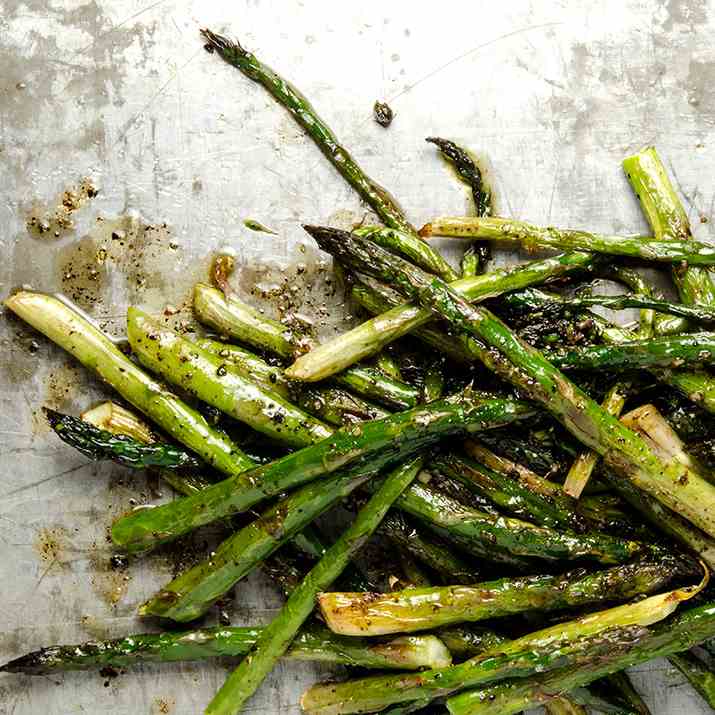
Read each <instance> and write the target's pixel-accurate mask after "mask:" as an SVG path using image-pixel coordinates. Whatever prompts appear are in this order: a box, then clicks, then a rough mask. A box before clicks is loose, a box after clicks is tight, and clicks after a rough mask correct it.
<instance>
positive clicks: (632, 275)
mask: <svg viewBox="0 0 715 715" xmlns="http://www.w3.org/2000/svg"><path fill="white" fill-rule="evenodd" d="M606 275H607V276H608V277H610V278H611V279H612V280H615V281H619V282H621V283H623V284H624V285H626V286H628V287H629V288H630V289H631V290H632V291H633V292H634V293H636V294H637V297H644V298H654V297H655V296H654V291H653V289H652V287H651V285H650V284H649V283H648V281H646V279H645V278H644V277H643V276H642V275H641V274H640V273H639V272H638V271H636V270H634V269H633V268H629V267H627V266H613V267H611V269H610V270H607V271H606ZM655 317H656V314H655V311H654V310H652V309H650V308H641V311H640V320H639V323H640V324H639V328H638V337H639V338H649V337H651V336H652V335H653V332H654V329H655Z"/></svg>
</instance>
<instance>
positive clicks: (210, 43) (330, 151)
mask: <svg viewBox="0 0 715 715" xmlns="http://www.w3.org/2000/svg"><path fill="white" fill-rule="evenodd" d="M201 34H202V35H203V36H204V38H205V39H206V41H207V45H206V47H207V48H210V49H211V51H214V50H215V51H216V52H218V54H219V56H220V57H221V58H222V59H223V60H225V61H226V62H228V64H230V65H232V66H233V67H235V68H236V69H239V70H240V71H241V72H243V74H244V75H246V77H248V78H249V79H251V80H253V81H254V82H258V83H259V84H261V85H263V87H265V89H266V90H267V91H268V92H269V94H270V95H271V96H272V97H273V98H274V99H276V100H277V101H278V103H279V104H282V105H283V106H284V107H285V108H286V109H287V110H288V111H289V112H290V114H291V116H292V117H293V119H295V121H296V122H297V123H298V124H299V125H300V126H301V127H302V128H303V129H304V130H305V132H306V133H307V134H308V136H309V137H310V138H311V139H312V140H313V141H314V142H315V144H316V146H317V147H318V148H319V149H320V151H321V152H323V154H324V155H325V157H326V158H327V159H328V161H330V162H331V164H332V165H333V166H334V167H335V168H336V169H337V170H338V172H339V173H340V174H341V176H342V177H343V178H344V179H345V180H346V181H347V182H348V183H349V184H350V185H351V186H352V187H353V188H354V189H355V191H357V192H358V194H359V195H360V196H361V198H362V199H363V200H364V201H366V202H367V204H368V205H369V206H370V207H371V208H372V209H373V211H375V213H376V214H377V215H378V216H379V217H380V219H381V220H382V221H383V223H384V224H385V225H386V226H389V227H390V228H396V229H399V230H401V231H405V232H406V233H414V232H415V230H414V227H413V226H412V225H411V224H410V222H409V221H408V220H407V219H406V218H405V215H404V213H403V212H402V209H401V208H400V207H399V205H398V204H397V202H396V201H395V199H394V198H392V196H390V194H389V193H388V192H387V191H386V190H385V189H384V188H383V187H382V186H380V185H379V184H378V183H377V182H375V181H374V180H373V179H371V178H370V177H369V176H368V175H367V174H366V173H365V172H364V171H363V169H362V168H361V167H360V166H359V164H358V163H357V162H356V161H355V159H353V157H352V156H351V155H350V153H349V152H348V150H347V149H346V148H345V147H344V146H342V145H341V144H340V142H339V140H338V138H337V137H336V136H335V134H334V133H333V131H332V130H331V129H330V127H329V126H328V125H327V124H326V123H325V122H324V121H323V120H322V119H321V118H320V117H319V116H318V115H317V113H316V111H315V109H313V107H312V105H311V104H310V102H309V101H308V100H307V99H306V97H305V96H304V95H303V94H302V93H301V92H300V90H298V89H297V88H296V87H295V86H294V85H292V84H291V83H290V82H288V81H287V80H285V79H284V78H283V77H281V76H280V75H279V74H277V73H276V72H275V71H274V70H272V69H271V68H270V67H268V66H267V65H265V64H263V62H261V61H260V60H259V59H258V58H257V57H256V56H255V55H254V54H252V53H251V52H248V51H247V50H245V49H244V48H243V47H241V45H240V44H238V42H231V40H229V39H227V38H225V37H222V36H221V35H217V34H216V33H214V32H211V30H202V31H201Z"/></svg>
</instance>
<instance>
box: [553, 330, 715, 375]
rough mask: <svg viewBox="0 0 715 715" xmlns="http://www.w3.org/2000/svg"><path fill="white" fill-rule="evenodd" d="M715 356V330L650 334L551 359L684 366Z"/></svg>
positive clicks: (585, 366) (572, 365) (579, 365)
mask: <svg viewBox="0 0 715 715" xmlns="http://www.w3.org/2000/svg"><path fill="white" fill-rule="evenodd" d="M714 360H715V334H713V333H688V334H686V335H673V336H668V337H663V338H648V339H646V340H634V341H632V342H628V343H619V344H618V345H585V346H583V347H576V348H571V349H570V350H567V351H566V352H563V353H554V354H550V355H549V362H551V364H552V365H555V366H557V367H559V368H561V369H562V370H626V369H635V368H643V367H667V368H680V367H683V366H688V367H692V366H694V365H697V364H712V362H713V361H714Z"/></svg>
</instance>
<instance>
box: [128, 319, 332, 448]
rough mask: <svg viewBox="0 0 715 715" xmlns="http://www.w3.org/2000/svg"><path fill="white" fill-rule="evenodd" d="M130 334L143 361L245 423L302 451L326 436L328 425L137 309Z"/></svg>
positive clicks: (132, 342)
mask: <svg viewBox="0 0 715 715" xmlns="http://www.w3.org/2000/svg"><path fill="white" fill-rule="evenodd" d="M127 335H128V337H129V343H130V345H131V346H132V350H133V351H134V352H135V353H136V355H137V356H138V358H139V359H140V360H141V362H142V363H143V364H144V365H145V366H147V367H148V368H150V369H151V370H153V371H154V372H157V373H159V374H160V375H162V376H163V377H164V378H165V379H167V380H168V381H169V382H172V383H174V384H175V385H177V386H178V387H181V388H182V389H184V390H185V391H186V392H189V393H190V394H193V395H196V396H197V397H198V398H199V399H201V400H203V401H204V402H207V403H208V404H210V405H213V406H214V407H216V408H217V409H219V410H221V411H222V412H225V413H226V414H228V415H230V416H231V417H234V418H235V419H237V420H239V421H241V422H245V423H246V424H247V425H249V426H250V427H252V428H253V429H255V430H257V431H258V432H262V433H263V434H266V435H268V436H269V437H273V438H275V439H278V440H280V441H281V442H284V443H285V444H287V445H289V446H291V447H304V446H306V445H308V444H313V443H315V442H319V441H320V440H321V439H324V438H325V437H328V436H329V435H330V434H331V432H332V430H331V429H330V427H328V426H327V425H325V424H324V423H322V422H321V421H319V420H317V419H315V418H314V417H312V416H311V415H309V414H307V413H306V412H304V411H303V410H300V409H298V408H297V407H295V406H294V405H291V404H290V403H289V402H286V401H285V400H284V399H283V398H282V397H281V396H280V395H278V394H277V393H272V392H268V391H267V390H265V389H264V388H261V387H260V385H259V384H258V383H253V382H250V381H249V380H247V379H246V378H245V377H243V375H241V374H240V373H239V372H238V371H235V370H233V369H232V368H231V366H230V364H229V363H227V362H226V361H224V360H222V359H221V358H220V357H218V356H216V355H213V354H212V353H209V352H207V351H206V350H202V349H201V348H200V347H198V345H196V344H194V343H191V342H189V341H188V340H186V339H184V338H182V337H181V336H180V335H178V334H177V333H175V332H174V331H173V330H170V329H169V328H166V327H164V326H162V325H160V324H159V323H157V322H156V321H154V320H152V319H151V318H150V317H149V316H148V315H146V313H143V312H142V311H140V310H138V309H137V308H131V307H130V308H129V310H128V312H127Z"/></svg>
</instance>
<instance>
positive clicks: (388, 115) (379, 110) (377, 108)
mask: <svg viewBox="0 0 715 715" xmlns="http://www.w3.org/2000/svg"><path fill="white" fill-rule="evenodd" d="M372 111H373V115H374V117H375V121H376V122H377V123H378V124H379V125H380V126H381V127H385V128H386V129H387V127H389V126H390V124H392V120H393V119H394V118H395V114H394V112H393V111H392V108H391V107H390V105H389V104H388V103H387V102H381V101H380V100H377V101H376V102H375V104H374V105H373V108H372Z"/></svg>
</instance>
